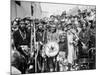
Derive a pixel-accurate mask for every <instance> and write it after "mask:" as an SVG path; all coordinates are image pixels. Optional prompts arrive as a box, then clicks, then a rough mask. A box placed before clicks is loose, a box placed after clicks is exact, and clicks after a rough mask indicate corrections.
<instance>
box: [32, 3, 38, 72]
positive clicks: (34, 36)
mask: <svg viewBox="0 0 100 75" xmlns="http://www.w3.org/2000/svg"><path fill="white" fill-rule="evenodd" d="M32 4H33V3H31V16H32V19H33V21H32V24H31V51H32V52H34V54H35V62H34V63H35V72H37V52H36V34H35V33H36V29H35V22H34V16H33V13H34V10H33V9H34V7H33V5H32ZM33 31H34V33H33ZM33 39H34V50H33ZM35 52H36V53H35Z"/></svg>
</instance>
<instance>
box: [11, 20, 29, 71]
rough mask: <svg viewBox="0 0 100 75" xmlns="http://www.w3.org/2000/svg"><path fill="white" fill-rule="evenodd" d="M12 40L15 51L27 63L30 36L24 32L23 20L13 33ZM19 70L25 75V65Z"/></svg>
mask: <svg viewBox="0 0 100 75" xmlns="http://www.w3.org/2000/svg"><path fill="white" fill-rule="evenodd" d="M13 39H14V45H15V47H16V50H17V51H18V52H19V53H20V54H21V55H22V56H23V57H24V58H25V59H26V60H25V62H27V60H28V53H27V52H28V49H29V47H30V35H29V33H27V32H26V26H25V23H24V21H23V20H21V21H20V25H19V28H18V30H17V31H15V32H14V34H13ZM18 61H22V60H18ZM18 61H16V62H18ZM18 64H20V63H18ZM18 64H17V65H18ZM21 67H23V68H21ZM19 68H20V70H21V72H22V73H25V69H26V65H22V66H20V67H19Z"/></svg>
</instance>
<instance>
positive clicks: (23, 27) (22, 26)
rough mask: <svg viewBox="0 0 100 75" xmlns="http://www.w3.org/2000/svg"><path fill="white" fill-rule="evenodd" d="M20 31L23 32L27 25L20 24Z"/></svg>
mask: <svg viewBox="0 0 100 75" xmlns="http://www.w3.org/2000/svg"><path fill="white" fill-rule="evenodd" d="M20 29H21V30H25V23H24V21H21V22H20Z"/></svg>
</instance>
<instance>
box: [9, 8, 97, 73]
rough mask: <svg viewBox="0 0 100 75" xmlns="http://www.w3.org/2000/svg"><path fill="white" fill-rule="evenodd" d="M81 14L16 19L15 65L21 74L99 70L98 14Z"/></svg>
mask: <svg viewBox="0 0 100 75" xmlns="http://www.w3.org/2000/svg"><path fill="white" fill-rule="evenodd" d="M77 12H78V13H77V14H76V15H73V14H71V15H68V14H67V13H66V11H63V12H62V14H61V15H50V17H44V18H41V19H32V18H30V17H25V18H23V19H21V18H16V19H14V20H13V21H12V22H11V36H12V37H11V39H12V41H11V47H12V60H11V63H12V64H11V65H12V66H14V67H16V68H17V69H18V70H19V71H20V72H21V73H38V72H57V71H70V70H81V69H95V68H96V67H95V66H96V65H95V51H96V49H95V48H96V10H95V9H84V10H78V11H77ZM52 50H54V52H53V51H52ZM50 51H51V53H50ZM89 63H90V64H89Z"/></svg>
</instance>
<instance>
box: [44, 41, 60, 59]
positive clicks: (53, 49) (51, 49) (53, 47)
mask: <svg viewBox="0 0 100 75" xmlns="http://www.w3.org/2000/svg"><path fill="white" fill-rule="evenodd" d="M44 51H45V54H46V55H47V56H48V57H54V56H56V55H57V54H58V52H59V45H58V43H57V42H48V43H47V44H46V45H45V47H44Z"/></svg>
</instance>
